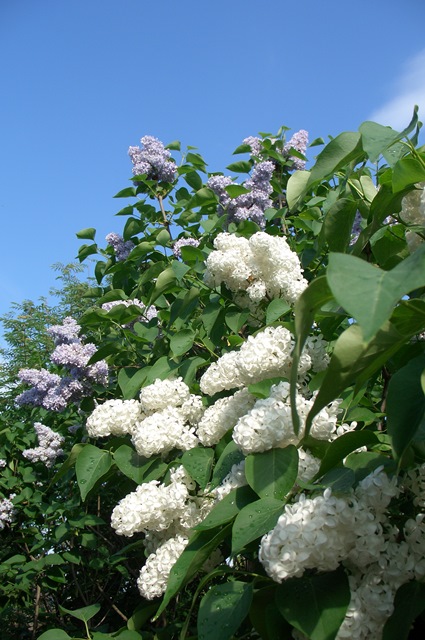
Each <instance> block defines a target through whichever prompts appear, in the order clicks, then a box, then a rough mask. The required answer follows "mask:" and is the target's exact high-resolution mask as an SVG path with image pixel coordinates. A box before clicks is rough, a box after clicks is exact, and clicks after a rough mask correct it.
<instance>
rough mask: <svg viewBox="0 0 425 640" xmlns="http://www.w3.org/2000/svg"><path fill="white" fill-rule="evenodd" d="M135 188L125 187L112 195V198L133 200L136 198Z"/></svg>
mask: <svg viewBox="0 0 425 640" xmlns="http://www.w3.org/2000/svg"><path fill="white" fill-rule="evenodd" d="M136 193H137V190H136V187H127V188H126V189H121V191H118V193H116V194H115V195H114V198H134V197H136Z"/></svg>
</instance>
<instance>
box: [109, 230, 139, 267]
mask: <svg viewBox="0 0 425 640" xmlns="http://www.w3.org/2000/svg"><path fill="white" fill-rule="evenodd" d="M105 240H106V242H107V243H108V244H109V245H110V246H111V247H112V248H113V249H114V251H115V257H116V259H117V261H118V262H122V261H123V260H126V259H127V258H128V256H129V255H130V252H131V250H132V249H134V242H132V241H131V240H127V241H125V240H124V238H123V237H122V236H120V235H119V233H114V232H112V233H108V235H107V236H106V238H105Z"/></svg>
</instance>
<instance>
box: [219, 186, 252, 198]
mask: <svg viewBox="0 0 425 640" xmlns="http://www.w3.org/2000/svg"><path fill="white" fill-rule="evenodd" d="M224 188H225V191H227V193H228V194H229V196H230V197H231V198H237V197H238V196H241V195H242V194H243V193H250V190H249V189H246V187H242V186H241V185H240V184H229V185H228V186H227V187H224Z"/></svg>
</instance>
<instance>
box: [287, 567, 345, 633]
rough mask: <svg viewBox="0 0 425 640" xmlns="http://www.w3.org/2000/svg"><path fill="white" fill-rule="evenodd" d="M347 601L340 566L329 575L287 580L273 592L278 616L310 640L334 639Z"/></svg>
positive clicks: (342, 572) (343, 615) (343, 616)
mask: <svg viewBox="0 0 425 640" xmlns="http://www.w3.org/2000/svg"><path fill="white" fill-rule="evenodd" d="M350 598H351V593H350V587H349V585H348V578H347V576H346V574H345V571H344V569H343V568H342V567H341V568H339V569H337V571H333V572H332V573H325V574H321V575H320V574H319V575H316V576H303V577H302V578H289V579H288V580H285V581H284V582H283V583H282V584H281V585H280V586H279V587H278V588H277V592H276V603H277V606H278V608H279V611H280V612H281V614H282V615H283V616H284V618H286V620H288V622H289V623H290V624H292V625H293V626H294V627H295V628H296V629H298V630H299V631H301V633H304V634H305V635H306V636H307V637H308V638H310V640H334V638H335V637H336V635H337V633H338V629H339V628H340V626H341V623H342V621H343V620H344V618H345V614H346V611H347V608H348V605H349V603H350Z"/></svg>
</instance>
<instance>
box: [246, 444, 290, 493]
mask: <svg viewBox="0 0 425 640" xmlns="http://www.w3.org/2000/svg"><path fill="white" fill-rule="evenodd" d="M245 475H246V479H247V480H248V484H249V486H250V487H251V488H252V489H253V490H254V491H255V492H256V493H257V494H258V495H259V496H260V497H261V498H275V499H277V500H283V499H284V498H285V496H286V495H287V493H288V492H289V491H290V490H291V489H292V487H293V486H294V482H295V480H296V479H297V475H298V451H297V448H296V447H294V445H292V444H291V445H289V446H288V447H285V448H284V449H271V450H270V451H264V452H263V453H252V454H250V455H249V456H247V458H246V463H245Z"/></svg>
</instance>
